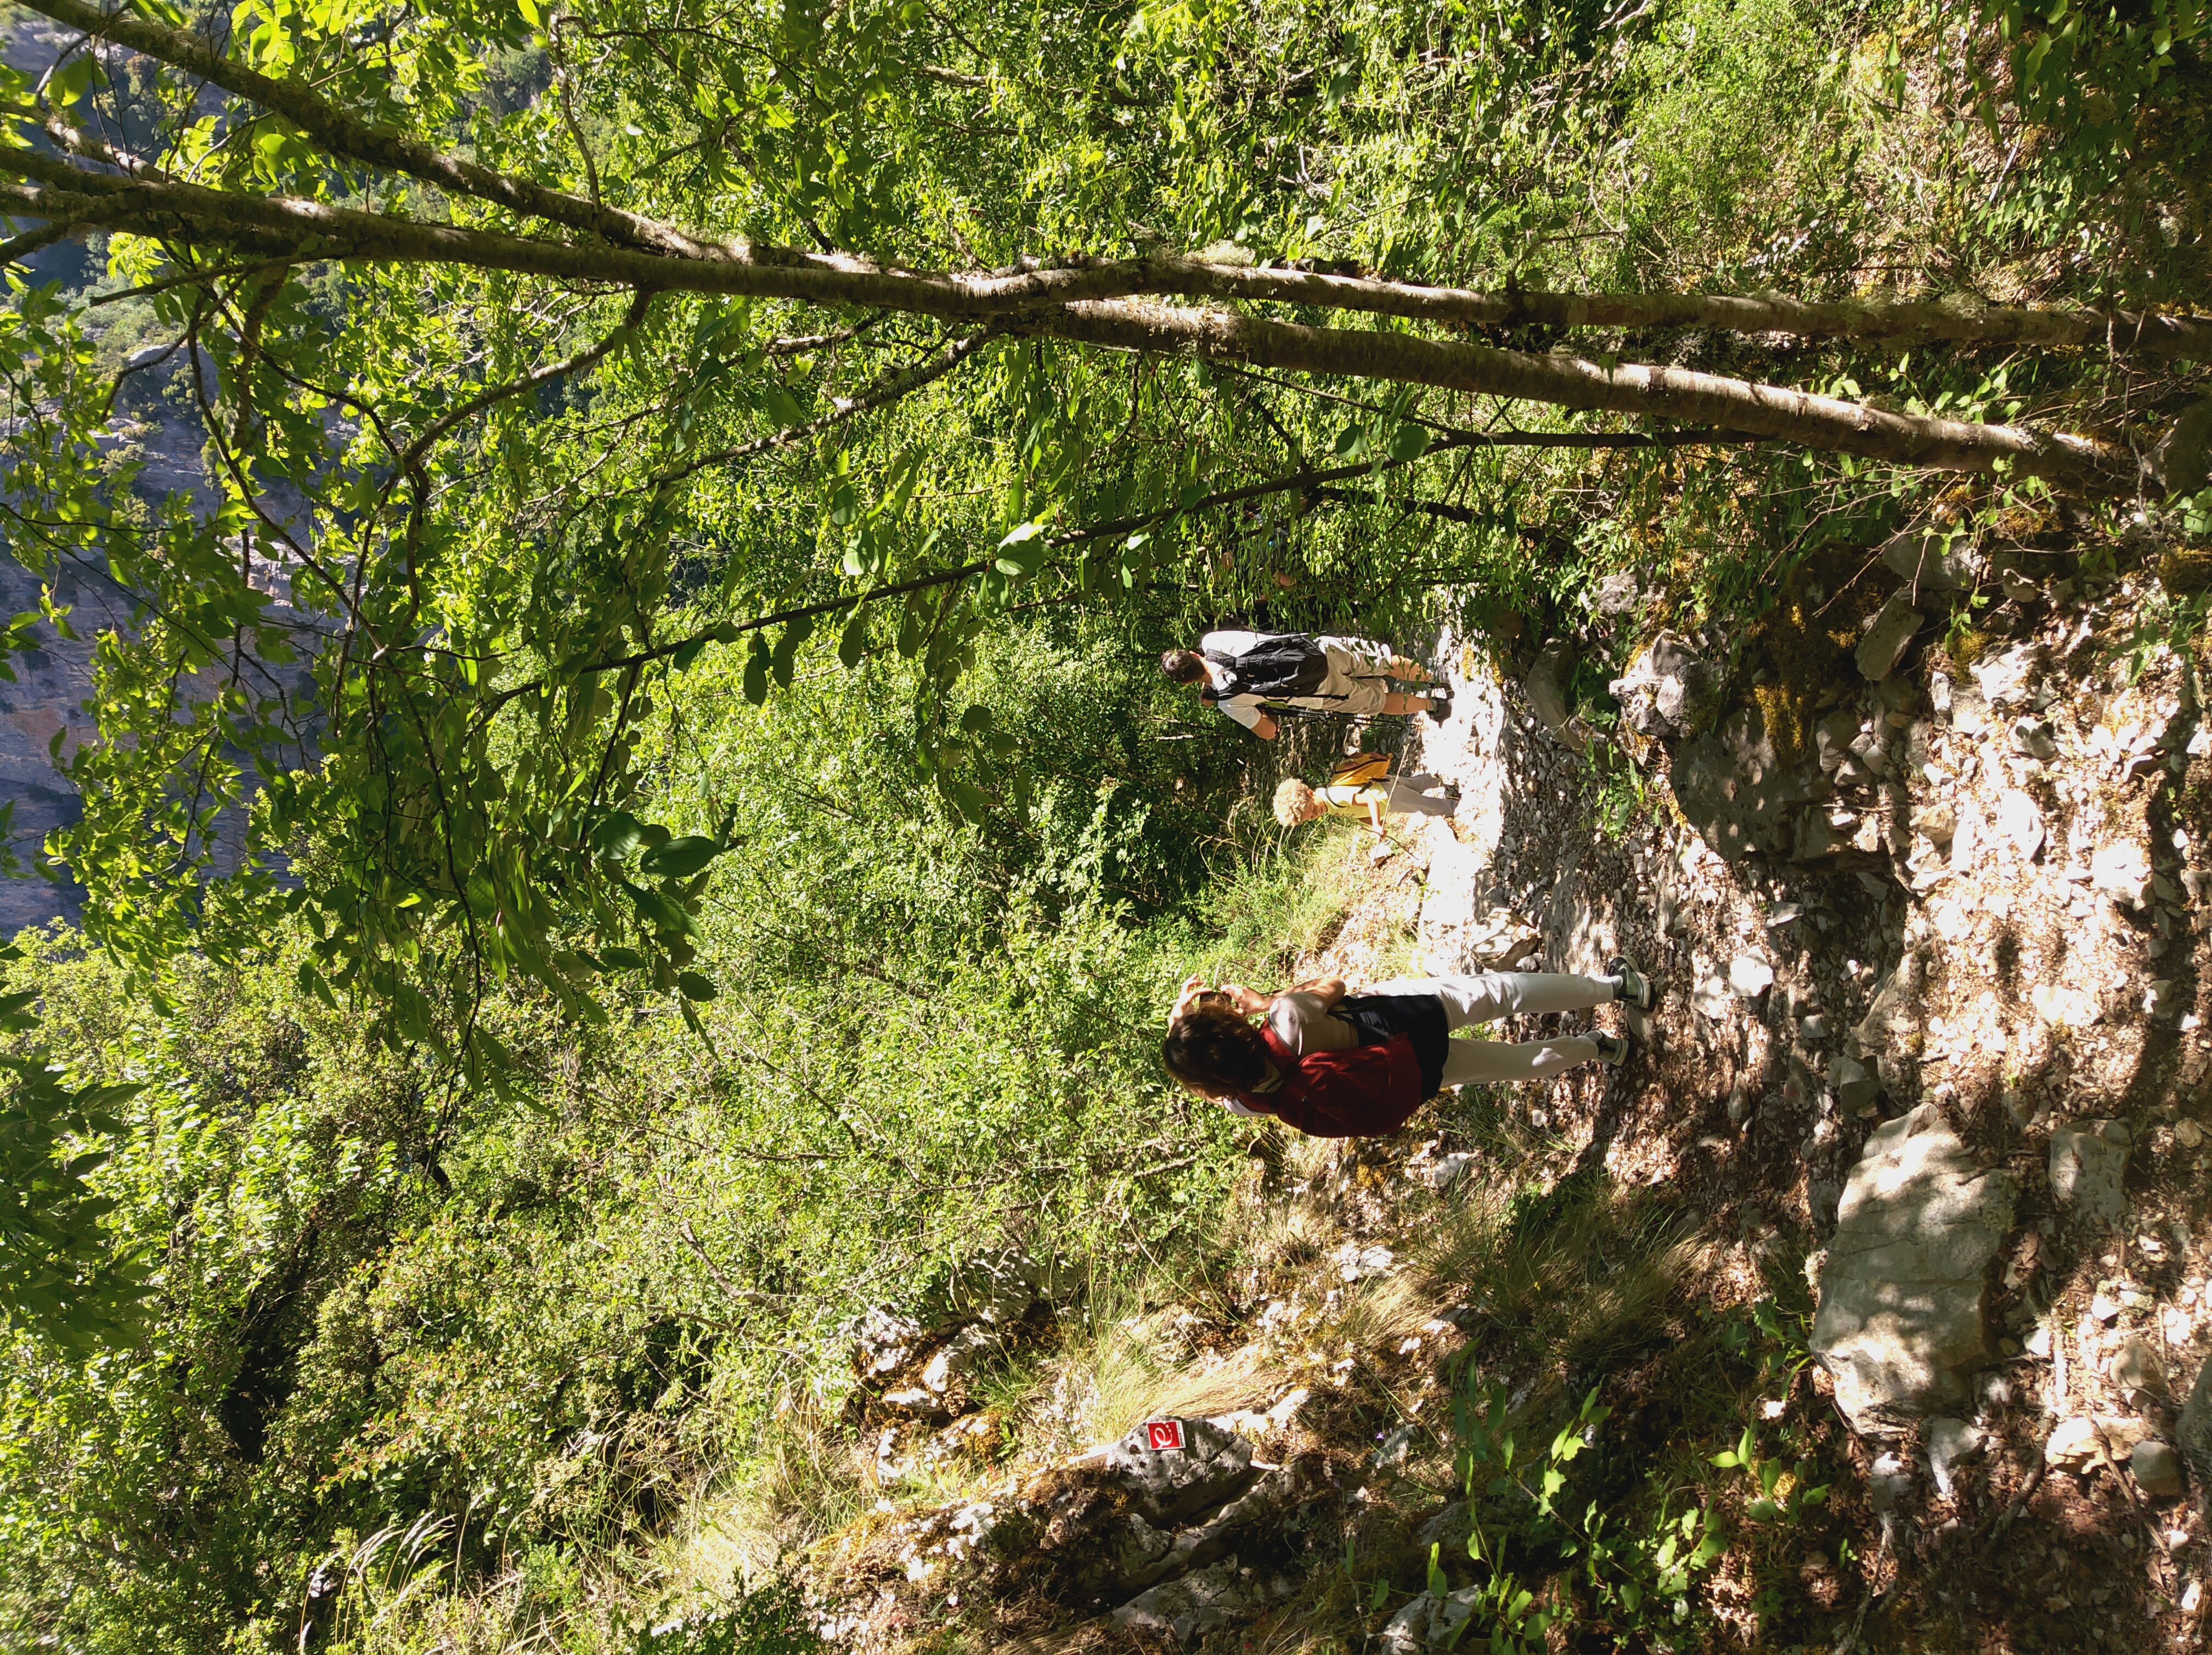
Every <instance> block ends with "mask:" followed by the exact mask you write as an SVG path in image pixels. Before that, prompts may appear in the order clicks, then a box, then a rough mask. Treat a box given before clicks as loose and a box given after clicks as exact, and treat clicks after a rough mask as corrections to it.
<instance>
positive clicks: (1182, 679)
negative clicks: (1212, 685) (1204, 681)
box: [1160, 649, 1206, 684]
mask: <svg viewBox="0 0 2212 1655" xmlns="http://www.w3.org/2000/svg"><path fill="white" fill-rule="evenodd" d="M1160 671H1162V672H1165V673H1166V674H1167V675H1168V676H1169V677H1170V678H1173V679H1174V680H1175V681H1176V683H1177V684H1196V683H1197V682H1198V681H1199V680H1200V678H1204V677H1205V676H1206V666H1205V664H1204V663H1203V662H1202V661H1200V660H1199V658H1198V657H1197V656H1196V655H1194V654H1192V653H1191V652H1190V651H1189V650H1188V649H1170V650H1169V651H1168V652H1167V654H1164V655H1162V656H1161V657H1160Z"/></svg>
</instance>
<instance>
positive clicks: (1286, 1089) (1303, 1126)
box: [1237, 1026, 1423, 1138]
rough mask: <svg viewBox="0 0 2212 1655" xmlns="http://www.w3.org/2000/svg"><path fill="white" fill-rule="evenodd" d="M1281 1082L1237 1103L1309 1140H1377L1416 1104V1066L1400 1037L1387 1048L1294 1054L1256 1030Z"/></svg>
mask: <svg viewBox="0 0 2212 1655" xmlns="http://www.w3.org/2000/svg"><path fill="white" fill-rule="evenodd" d="M1260 1033H1261V1036H1262V1037H1264V1038H1265V1039H1266V1041H1267V1052H1268V1055H1269V1056H1272V1057H1273V1059H1274V1060H1275V1068H1276V1072H1277V1073H1279V1074H1281V1076H1282V1077H1283V1081H1282V1084H1281V1085H1280V1086H1277V1087H1276V1088H1275V1089H1274V1090H1273V1092H1238V1093H1237V1102H1238V1103H1240V1104H1243V1105H1244V1107H1245V1108H1247V1109H1249V1110H1253V1111H1255V1113H1257V1114H1261V1115H1272V1116H1273V1117H1275V1118H1276V1119H1277V1120H1279V1121H1280V1122H1282V1123H1283V1124H1284V1125H1285V1126H1291V1127H1296V1128H1297V1129H1298V1130H1299V1131H1301V1132H1303V1133H1304V1134H1306V1135H1308V1136H1309V1137H1314V1138H1383V1137H1388V1136H1389V1135H1390V1134H1391V1133H1393V1132H1395V1131H1396V1130H1397V1129H1399V1128H1400V1127H1401V1126H1403V1125H1405V1124H1406V1123H1407V1121H1408V1120H1409V1119H1411V1118H1412V1117H1413V1111H1414V1110H1417V1109H1419V1107H1420V1106H1421V1104H1422V1101H1423V1098H1422V1088H1421V1065H1420V1062H1419V1059H1417V1058H1416V1057H1415V1056H1413V1042H1412V1041H1411V1040H1409V1039H1407V1037H1405V1036H1404V1035H1402V1034H1401V1035H1398V1036H1396V1037H1394V1038H1393V1039H1392V1040H1391V1041H1390V1042H1389V1044H1387V1045H1380V1046H1354V1047H1353V1048H1352V1050H1350V1051H1316V1052H1309V1053H1307V1054H1306V1055H1305V1056H1304V1057H1300V1056H1297V1054H1295V1053H1294V1052H1292V1051H1291V1049H1290V1048H1289V1047H1288V1046H1286V1045H1285V1044H1283V1043H1282V1042H1281V1041H1280V1040H1279V1039H1277V1038H1276V1037H1275V1031H1273V1029H1270V1028H1267V1027H1265V1026H1262V1027H1261V1031H1260Z"/></svg>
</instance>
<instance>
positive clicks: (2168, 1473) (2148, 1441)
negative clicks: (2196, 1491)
mask: <svg viewBox="0 0 2212 1655" xmlns="http://www.w3.org/2000/svg"><path fill="white" fill-rule="evenodd" d="M2128 1470H2129V1471H2130V1474H2132V1475H2133V1476H2134V1477H2135V1480H2136V1487H2137V1488H2141V1489H2142V1491H2143V1493H2145V1494H2150V1495H2153V1496H2154V1497H2156V1498H2159V1499H2168V1498H2171V1497H2172V1495H2175V1494H2179V1493H2180V1492H2181V1458H2180V1456H2179V1455H2178V1454H2176V1453H2175V1452H2174V1451H2173V1447H2172V1444H2170V1443H2163V1442H2160V1441H2159V1440H2158V1439H2157V1438H2155V1437H2145V1438H2144V1439H2142V1441H2141V1442H2139V1443H2137V1444H2136V1445H2135V1451H2133V1452H2132V1453H2130V1455H2129V1456H2128Z"/></svg>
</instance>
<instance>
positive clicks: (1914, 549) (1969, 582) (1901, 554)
mask: <svg viewBox="0 0 2212 1655" xmlns="http://www.w3.org/2000/svg"><path fill="white" fill-rule="evenodd" d="M1881 561H1882V563H1884V564H1885V565H1886V566H1887V568H1888V569H1889V571H1890V572H1891V573H1892V574H1893V575H1896V576H1897V577H1898V579H1899V580H1900V581H1907V582H1909V583H1911V586H1913V587H1915V588H1917V590H1919V591H1922V592H1965V591H1968V590H1970V589H1971V588H1972V587H1973V586H1974V584H1975V580H1974V568H1973V565H1972V563H1969V562H1968V561H1967V560H1966V557H1964V556H1963V555H1961V554H1960V553H1958V552H1955V551H1945V550H1944V545H1943V537H1942V536H1941V535H1937V534H1921V533H1917V532H1912V531H1909V530H1908V531H1907V532H1905V533H1903V534H1893V535H1892V536H1891V537H1890V538H1888V540H1887V541H1886V542H1884V543H1883V545H1882V548H1881Z"/></svg>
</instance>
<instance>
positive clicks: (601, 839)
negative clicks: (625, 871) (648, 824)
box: [592, 810, 646, 862]
mask: <svg viewBox="0 0 2212 1655" xmlns="http://www.w3.org/2000/svg"><path fill="white" fill-rule="evenodd" d="M645 842H646V832H645V824H643V823H641V822H640V821H639V820H638V819H637V818H636V817H635V816H633V815H631V814H630V813H629V812H628V811H626V810H612V811H609V812H607V813H606V814H605V816H602V817H601V818H599V821H598V823H597V824H594V825H593V827H592V849H593V850H594V851H596V852H597V853H598V854H599V855H601V856H604V857H605V858H606V859H607V860H608V861H615V862H618V861H622V860H623V858H625V857H627V856H628V855H629V854H630V852H632V851H634V850H635V849H637V848H638V847H639V846H640V845H641V844H643V843H645Z"/></svg>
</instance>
